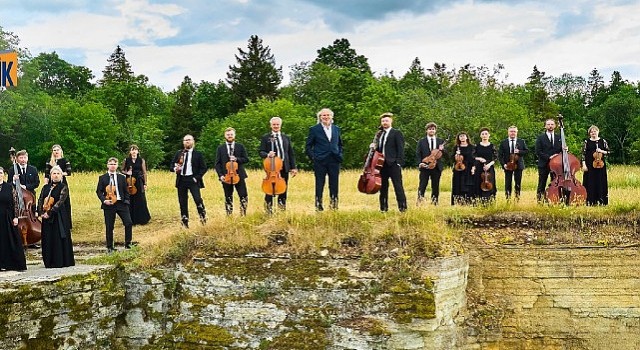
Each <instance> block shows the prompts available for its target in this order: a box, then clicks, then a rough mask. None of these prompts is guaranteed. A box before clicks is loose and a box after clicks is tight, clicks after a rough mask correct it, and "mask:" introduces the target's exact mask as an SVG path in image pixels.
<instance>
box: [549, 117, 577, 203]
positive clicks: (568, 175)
mask: <svg viewBox="0 0 640 350" xmlns="http://www.w3.org/2000/svg"><path fill="white" fill-rule="evenodd" d="M558 125H559V126H560V138H561V141H562V152H561V153H558V154H556V156H554V157H553V158H551V159H550V160H549V170H550V173H551V176H552V179H553V180H551V183H550V184H549V187H548V188H547V190H546V192H545V194H546V197H547V200H548V201H549V203H552V204H558V203H564V204H566V205H570V204H574V205H575V204H584V202H585V200H586V198H587V189H586V188H585V187H584V186H582V184H581V183H580V181H578V179H576V171H578V169H580V161H579V160H578V158H577V157H576V156H574V155H573V154H571V153H569V152H568V151H567V141H566V139H565V136H564V123H563V117H562V114H560V115H558Z"/></svg>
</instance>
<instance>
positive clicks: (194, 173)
mask: <svg viewBox="0 0 640 350" xmlns="http://www.w3.org/2000/svg"><path fill="white" fill-rule="evenodd" d="M182 145H183V146H184V148H183V149H182V150H180V151H178V152H176V154H175V156H173V160H171V170H172V171H173V172H175V173H176V188H177V189H178V203H179V204H180V216H181V220H182V226H184V227H185V228H189V192H191V196H192V197H193V201H194V202H195V203H196V208H197V209H198V215H199V216H200V223H201V224H203V225H204V224H205V223H206V222H207V212H206V211H205V209H204V201H203V200H202V195H201V194H200V189H201V188H204V181H202V177H203V176H204V174H205V173H206V172H207V165H206V164H205V162H204V157H203V156H202V153H200V152H198V151H196V150H195V149H193V148H194V146H195V142H194V140H193V136H191V135H189V134H187V135H184V137H183V138H182Z"/></svg>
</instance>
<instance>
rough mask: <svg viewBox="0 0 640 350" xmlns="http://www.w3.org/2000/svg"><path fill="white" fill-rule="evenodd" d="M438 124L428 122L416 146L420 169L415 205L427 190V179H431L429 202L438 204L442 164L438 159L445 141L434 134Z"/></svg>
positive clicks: (440, 156)
mask: <svg viewBox="0 0 640 350" xmlns="http://www.w3.org/2000/svg"><path fill="white" fill-rule="evenodd" d="M437 129H438V126H437V125H436V123H434V122H429V123H427V125H426V126H425V132H426V136H425V137H423V138H422V139H421V140H420V141H418V147H416V158H417V161H418V169H419V171H420V184H419V185H418V201H417V205H420V204H422V203H423V202H424V193H425V191H426V190H427V185H428V184H429V179H431V203H432V204H433V205H438V197H439V196H440V177H441V175H442V169H443V164H442V161H440V160H439V159H440V158H442V156H443V155H445V151H444V143H445V141H444V140H443V139H441V138H439V137H437V136H436V131H437Z"/></svg>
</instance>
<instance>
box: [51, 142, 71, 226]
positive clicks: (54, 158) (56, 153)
mask: <svg viewBox="0 0 640 350" xmlns="http://www.w3.org/2000/svg"><path fill="white" fill-rule="evenodd" d="M56 165H57V166H59V167H60V169H62V182H64V183H65V184H66V185H67V186H68V185H69V184H68V183H67V176H71V162H69V160H68V159H66V158H65V157H64V151H63V150H62V147H61V146H60V145H58V144H56V145H53V146H52V147H51V158H50V159H49V161H48V162H46V163H45V166H44V184H45V185H46V184H48V183H49V182H51V169H52V168H53V167H54V166H56ZM65 205H66V206H67V210H66V212H67V215H69V218H68V219H67V220H68V221H69V229H72V228H73V223H72V221H71V198H69V199H68V200H67V201H65Z"/></svg>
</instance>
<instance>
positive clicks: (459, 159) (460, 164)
mask: <svg viewBox="0 0 640 350" xmlns="http://www.w3.org/2000/svg"><path fill="white" fill-rule="evenodd" d="M458 152H460V147H458ZM454 159H455V161H456V164H455V165H454V166H453V169H454V170H455V171H464V169H466V168H467V166H466V165H465V164H464V156H463V155H462V154H460V153H458V154H456V155H455V156H454Z"/></svg>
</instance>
